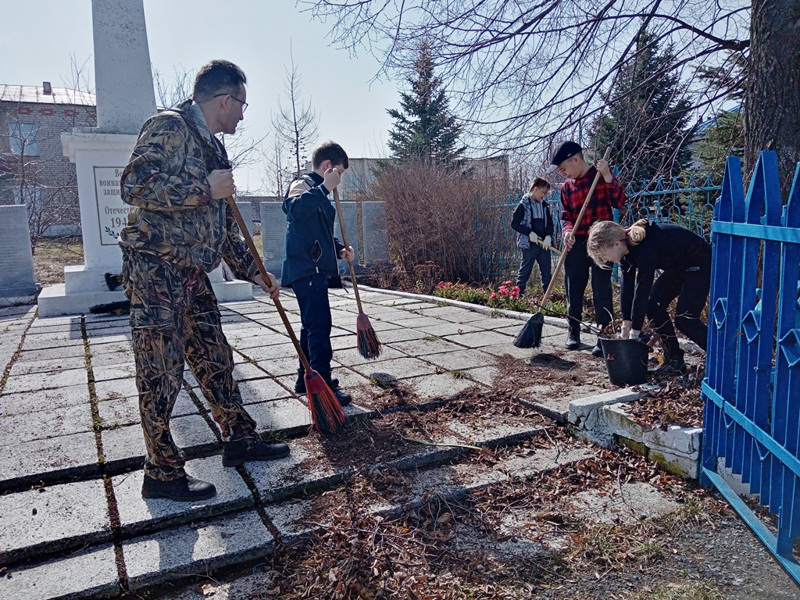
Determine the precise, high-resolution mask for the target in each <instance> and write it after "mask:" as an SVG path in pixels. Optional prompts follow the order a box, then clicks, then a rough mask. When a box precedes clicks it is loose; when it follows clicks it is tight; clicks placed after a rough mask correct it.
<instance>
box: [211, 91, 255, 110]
mask: <svg viewBox="0 0 800 600" xmlns="http://www.w3.org/2000/svg"><path fill="white" fill-rule="evenodd" d="M220 96H230V97H231V98H233V99H234V100H236V101H237V102H239V103H240V104H241V105H242V114H244V111H246V110H247V106H248V105H247V102H245V101H244V100H239V98H237V97H236V96H234V95H233V94H217V95H215V96H214V98H219V97H220Z"/></svg>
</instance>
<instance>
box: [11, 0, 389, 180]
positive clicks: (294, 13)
mask: <svg viewBox="0 0 800 600" xmlns="http://www.w3.org/2000/svg"><path fill="white" fill-rule="evenodd" d="M144 10H145V19H146V22H147V34H148V41H149V46H150V60H151V62H152V64H153V67H154V68H155V69H157V70H158V71H159V72H160V74H161V75H162V76H163V77H164V78H166V79H167V80H169V79H171V78H172V77H173V74H174V72H175V70H176V69H177V70H178V71H179V72H182V71H188V70H191V69H196V68H197V67H199V66H201V65H203V64H205V63H206V62H208V61H209V60H211V59H214V58H225V59H228V60H231V61H233V62H235V63H236V64H238V65H239V66H240V67H242V69H243V70H244V71H245V73H246V74H247V78H248V86H247V88H248V89H247V94H248V95H247V100H248V103H249V104H250V106H249V108H248V109H247V114H246V118H245V123H246V125H247V127H246V130H245V135H252V136H257V137H261V136H263V135H264V134H266V133H269V134H270V135H272V126H271V123H270V117H271V114H272V113H274V112H277V109H278V100H279V99H280V98H281V96H282V94H283V88H284V74H285V68H287V67H288V66H289V64H290V57H289V53H290V44H291V48H292V52H293V55H294V61H295V64H296V65H297V66H298V69H299V72H300V75H301V78H302V89H301V91H302V98H303V99H304V100H305V101H308V102H310V103H311V105H312V106H313V108H314V109H315V110H316V112H317V115H318V118H319V135H320V141H321V140H323V139H328V138H330V139H334V140H336V141H337V142H339V143H340V144H342V146H344V148H345V149H346V150H347V152H348V154H349V155H350V156H352V157H363V156H369V157H375V156H385V155H386V152H387V151H386V140H387V138H388V134H387V132H388V130H389V129H390V128H391V123H392V121H391V118H390V117H389V116H388V115H387V114H386V109H387V108H394V107H397V106H398V104H399V99H400V95H399V90H398V84H399V83H403V79H402V76H398V77H397V78H396V81H391V82H387V81H381V82H372V83H370V82H371V80H372V78H373V76H374V75H375V73H376V72H377V70H378V64H377V62H376V61H375V60H374V59H372V58H371V57H369V56H364V57H358V58H353V57H350V56H349V54H348V52H346V51H344V50H338V49H336V48H335V47H334V44H333V40H331V39H329V38H327V37H326V36H327V33H328V26H327V25H326V24H324V23H320V22H312V21H311V20H310V19H311V17H310V14H309V13H301V12H300V9H299V8H297V7H296V6H295V5H294V3H293V2H292V1H291V0H229V1H227V2H222V1H220V0H216V1H213V2H212V1H210V0H144ZM0 14H2V15H3V27H2V31H0V56H2V61H0V83H8V84H22V85H41V84H42V82H43V81H50V82H51V83H52V84H53V86H55V87H63V86H65V85H68V84H70V83H71V82H72V81H73V77H72V74H71V73H72V67H71V56H74V58H75V60H76V61H77V62H78V63H79V64H83V63H84V62H85V61H86V60H87V59H89V62H88V63H87V68H88V73H89V75H90V83H91V85H92V86H93V85H94V83H93V79H92V78H91V76H92V71H93V70H94V62H93V60H94V59H93V48H92V9H91V0H24V1H20V0H0ZM283 102H284V104H285V100H283ZM264 168H265V167H261V166H259V165H252V166H248V167H242V168H240V169H238V170H237V173H236V175H235V176H236V182H237V187H238V188H239V189H240V190H242V189H243V188H244V189H248V190H251V191H253V192H255V191H257V190H258V189H259V188H260V187H261V186H262V179H263V176H264Z"/></svg>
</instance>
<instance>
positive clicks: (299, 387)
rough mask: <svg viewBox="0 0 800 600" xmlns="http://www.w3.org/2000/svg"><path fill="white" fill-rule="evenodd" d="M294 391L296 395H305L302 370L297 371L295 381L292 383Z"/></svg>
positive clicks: (304, 374) (304, 378)
mask: <svg viewBox="0 0 800 600" xmlns="http://www.w3.org/2000/svg"><path fill="white" fill-rule="evenodd" d="M294 391H295V393H297V394H304V395H305V393H306V372H305V371H304V370H303V369H297V381H295V382H294Z"/></svg>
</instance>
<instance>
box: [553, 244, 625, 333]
mask: <svg viewBox="0 0 800 600" xmlns="http://www.w3.org/2000/svg"><path fill="white" fill-rule="evenodd" d="M590 273H591V275H592V301H593V302H594V312H595V317H594V319H595V322H596V323H597V324H598V325H600V326H601V327H605V326H606V325H608V324H609V323H611V321H612V320H613V316H614V315H613V307H612V304H611V271H609V270H607V269H603V268H601V267H598V266H597V265H596V264H595V263H594V261H593V260H592V259H591V258H589V255H588V254H587V253H586V238H584V237H580V238H575V244H574V245H573V246H572V249H571V250H570V251H569V253H568V254H567V258H566V259H565V260H564V281H565V283H566V287H567V313H568V314H569V317H570V319H569V326H570V329H572V330H573V331H578V330H579V328H580V322H581V318H582V317H583V294H584V292H586V286H587V285H588V283H589V274H590Z"/></svg>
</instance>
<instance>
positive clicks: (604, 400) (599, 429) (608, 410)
mask: <svg viewBox="0 0 800 600" xmlns="http://www.w3.org/2000/svg"><path fill="white" fill-rule="evenodd" d="M644 395H645V394H644V393H642V392H637V391H635V390H633V389H632V388H627V389H622V390H616V391H613V392H609V393H606V394H599V395H596V396H589V397H586V398H581V399H579V400H574V401H572V402H570V403H569V428H570V430H572V431H573V432H574V433H575V434H576V435H578V436H580V437H582V438H583V439H585V440H587V441H590V442H592V443H595V444H599V445H601V446H603V447H606V448H608V447H610V446H612V445H614V444H624V445H625V446H628V447H629V448H630V449H632V450H633V451H634V452H637V453H638V454H641V455H642V456H644V457H645V458H647V459H649V460H652V461H654V462H656V463H658V464H659V465H660V466H661V467H662V468H663V469H664V470H666V471H669V472H670V473H673V474H675V475H679V476H681V477H684V478H688V479H697V477H698V466H699V461H700V448H701V442H702V433H703V429H702V428H701V427H678V426H676V425H670V426H668V427H667V428H666V430H664V429H661V428H653V429H650V430H645V429H643V428H642V427H641V425H639V424H637V423H636V422H635V421H634V420H633V419H632V418H631V417H630V416H629V415H628V414H627V412H626V411H625V404H626V403H629V402H633V401H634V400H638V399H639V398H640V397H642V396H644Z"/></svg>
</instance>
